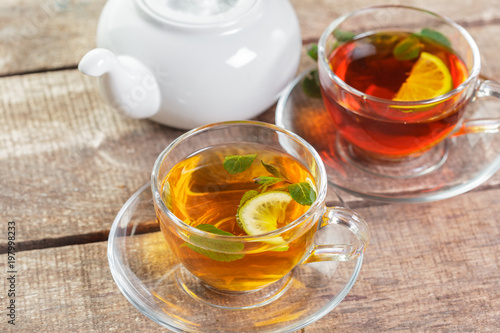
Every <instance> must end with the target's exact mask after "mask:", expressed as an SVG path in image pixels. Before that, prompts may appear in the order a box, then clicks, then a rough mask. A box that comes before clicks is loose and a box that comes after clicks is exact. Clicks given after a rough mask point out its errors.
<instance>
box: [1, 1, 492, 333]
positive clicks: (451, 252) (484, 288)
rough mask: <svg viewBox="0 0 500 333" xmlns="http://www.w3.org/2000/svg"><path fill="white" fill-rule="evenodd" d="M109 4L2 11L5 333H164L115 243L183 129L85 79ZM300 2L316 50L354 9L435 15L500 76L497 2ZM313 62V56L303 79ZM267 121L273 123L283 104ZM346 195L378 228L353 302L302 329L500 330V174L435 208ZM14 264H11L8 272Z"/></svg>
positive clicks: (9, 6) (26, 4) (13, 6)
mask: <svg viewBox="0 0 500 333" xmlns="http://www.w3.org/2000/svg"><path fill="white" fill-rule="evenodd" d="M267 1H269V0H267ZM104 2H105V1H104V0H40V1H33V0H5V1H2V2H1V3H0V46H1V47H0V76H3V77H0V92H1V93H0V175H1V178H0V179H1V181H0V184H1V186H2V191H0V224H1V228H0V230H2V231H0V253H1V252H2V251H1V250H5V244H6V232H5V230H6V222H7V221H12V220H14V221H16V227H17V230H16V231H17V238H16V243H17V244H18V247H17V250H18V251H20V250H23V249H24V250H25V251H20V252H18V253H17V264H18V280H17V286H16V290H17V297H16V301H17V303H16V304H17V306H18V307H17V309H18V312H17V313H18V317H17V322H16V324H18V325H16V327H15V328H12V327H11V326H10V325H7V324H6V320H5V319H6V317H5V306H6V304H7V303H6V302H7V297H6V295H7V292H6V291H7V288H8V285H7V280H6V274H7V273H2V275H0V286H1V288H0V307H2V309H4V310H2V311H0V313H1V314H2V320H1V321H0V331H2V332H5V331H6V332H160V331H165V330H162V329H161V327H160V326H158V325H157V324H155V323H153V322H152V321H150V320H149V319H147V318H146V317H145V316H143V315H142V314H141V313H140V312H139V311H137V310H136V309H135V308H134V307H133V306H132V305H130V304H129V303H128V301H127V300H126V299H125V298H124V296H123V295H122V294H121V293H120V291H119V290H118V288H117V286H116V284H115V283H114V281H113V279H112V277H111V274H110V271H109V267H108V263H107V258H106V247H107V242H106V239H107V233H108V231H109V228H110V226H111V223H112V221H113V219H114V217H115V215H116V213H117V212H118V210H119V209H120V207H121V206H122V205H123V203H124V202H125V201H126V200H127V199H128V198H129V197H130V195H131V194H132V193H134V191H135V190H136V189H137V188H139V187H140V186H141V185H143V184H144V183H145V182H147V181H148V179H149V175H150V172H151V168H152V165H153V162H154V160H155V159H156V156H157V155H158V154H159V152H160V151H161V150H163V149H164V148H165V146H166V145H168V143H170V142H171V141H172V140H173V139H174V138H176V137H177V136H178V135H180V134H181V133H183V132H184V131H181V130H175V129H172V128H168V127H165V126H161V125H158V124H155V123H153V122H150V121H148V120H142V121H138V120H131V119H127V118H125V117H122V116H120V115H118V114H117V113H116V112H114V111H113V110H111V109H110V108H108V107H107V106H106V105H104V103H103V102H102V101H101V99H100V97H99V96H98V93H97V89H96V82H95V80H93V79H91V78H88V77H85V76H83V75H82V74H80V73H79V72H78V71H77V70H76V69H75V68H76V66H77V64H78V61H79V60H80V58H81V56H83V54H84V53H85V52H86V51H88V50H89V49H91V48H93V47H94V46H95V29H96V24H97V20H98V17H99V13H100V11H101V9H102V6H103V5H104ZM291 3H292V5H293V6H294V7H295V9H296V11H297V16H298V18H299V21H300V24H301V29H302V38H303V40H304V41H305V43H309V42H314V41H316V40H317V39H318V37H319V36H320V34H321V32H322V30H323V29H324V28H325V27H326V25H327V24H328V23H329V22H330V21H331V20H332V19H333V18H335V17H337V16H338V15H341V14H344V13H347V12H349V11H351V10H353V9H356V8H360V7H364V6H366V5H375V4H384V3H392V4H408V5H415V6H419V7H425V8H427V9H429V10H432V11H435V12H438V13H441V14H444V15H447V16H449V17H451V18H452V19H454V20H456V21H458V22H459V23H461V24H463V25H464V26H465V27H466V28H467V29H468V30H469V31H470V33H471V34H472V36H473V37H474V38H475V39H476V41H477V44H478V46H479V49H480V51H481V58H482V64H483V71H482V72H483V74H484V75H486V76H488V77H492V78H499V77H500V63H499V62H498V53H499V47H498V45H500V11H498V10H497V9H498V1H497V0H479V1H474V0H459V1H455V2H450V1H449V0H423V1H417V0H406V1H402V0H401V1H399V0H392V1H384V0H372V1H368V0H352V1H348V2H345V1H344V2H343V1H338V0H291ZM311 64H312V62H311V61H310V60H309V59H307V57H306V56H305V52H303V59H302V64H301V69H304V68H306V67H308V66H309V65H311ZM258 119H259V120H263V121H267V122H273V121H274V108H273V107H272V108H270V109H269V110H267V111H266V112H264V113H263V114H262V115H261V116H259V117H258ZM342 195H343V196H344V198H346V199H347V200H348V201H349V202H350V203H351V206H352V207H354V208H355V209H356V211H358V212H359V213H360V214H361V215H362V216H363V217H365V218H366V220H367V221H368V222H369V224H370V227H371V230H372V239H371V243H370V245H369V247H368V251H367V253H366V256H365V263H364V265H363V268H362V271H361V274H360V276H359V278H358V281H357V283H356V284H355V285H354V287H353V289H352V290H351V292H350V293H349V295H348V296H347V297H346V299H345V300H344V301H343V302H342V303H341V304H340V305H339V306H338V307H337V308H336V309H335V310H334V311H332V312H331V313H329V314H328V315H326V316H325V317H324V318H323V319H321V320H319V321H318V322H315V323H313V324H312V325H310V326H308V327H306V328H305V329H303V330H301V331H300V332H301V333H302V332H309V333H323V332H325V333H330V332H500V259H499V256H498V253H500V225H499V224H498V216H499V214H500V173H498V172H497V173H496V174H495V175H494V176H493V177H492V178H491V179H490V180H488V181H487V182H486V183H485V184H483V185H482V186H480V187H478V188H476V189H475V190H473V191H471V192H469V193H466V194H463V195H460V196H457V197H455V198H452V199H448V200H444V201H440V202H434V203H427V204H416V205H398V204H381V203H377V202H370V201H363V200H360V199H359V198H354V197H352V196H349V195H347V194H345V193H342ZM329 200H334V196H333V192H332V191H330V193H329ZM145 231H148V230H145ZM85 243H89V244H85ZM65 244H72V245H71V246H63V245H65ZM23 247H24V248H23ZM28 249H34V250H31V251H27V250H28ZM6 262H7V259H6V255H5V254H2V255H0V271H1V272H6V271H7V268H6V266H5V265H6Z"/></svg>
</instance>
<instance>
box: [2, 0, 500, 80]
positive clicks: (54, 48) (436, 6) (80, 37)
mask: <svg viewBox="0 0 500 333" xmlns="http://www.w3.org/2000/svg"><path fill="white" fill-rule="evenodd" d="M290 2H291V3H292V5H293V6H294V8H295V10H296V12H297V16H298V18H299V22H300V26H301V30H302V38H303V40H305V41H306V43H307V42H311V41H315V40H317V39H318V38H319V36H320V35H321V32H322V31H323V29H324V28H325V27H326V26H327V25H328V23H329V22H330V21H332V20H333V19H334V18H336V17H338V16H339V15H342V14H345V13H348V12H350V11H352V10H355V9H358V8H361V7H365V6H368V5H383V4H403V5H411V6H417V7H422V8H426V9H428V10H431V11H435V12H437V13H439V14H442V15H447V16H449V17H451V18H452V19H454V20H456V21H457V22H459V23H461V24H463V25H464V26H465V27H471V26H477V25H480V26H483V25H488V24H493V23H499V22H500V11H497V10H492V9H494V8H497V6H498V3H497V1H496V0H480V1H473V0H461V1H460V5H450V1H449V0H423V1H417V0H405V1H403V0H392V1H386V0H372V1H367V0H354V1H336V0H291V1H290ZM104 3H105V0H40V1H33V0H4V1H2V2H1V3H0V45H1V46H2V47H1V48H0V76H3V75H13V74H22V73H30V72H40V71H44V70H53V69H68V68H76V66H77V65H78V62H79V61H80V59H81V58H82V56H83V55H84V54H85V53H86V52H87V51H89V50H90V49H92V48H94V47H95V35H96V27H97V22H98V19H99V15H100V12H101V10H102V7H103V6H104ZM464 8H467V10H464Z"/></svg>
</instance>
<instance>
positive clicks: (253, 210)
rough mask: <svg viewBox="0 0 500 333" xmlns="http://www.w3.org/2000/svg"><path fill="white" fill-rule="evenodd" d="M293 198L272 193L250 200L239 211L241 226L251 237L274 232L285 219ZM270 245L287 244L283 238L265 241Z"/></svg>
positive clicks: (277, 237) (262, 194)
mask: <svg viewBox="0 0 500 333" xmlns="http://www.w3.org/2000/svg"><path fill="white" fill-rule="evenodd" d="M290 201H292V196H291V195H290V193H288V192H282V191H270V192H265V193H261V194H258V195H256V196H254V197H253V198H251V199H249V200H248V201H247V202H245V204H243V206H242V207H241V208H240V209H239V211H238V219H239V223H240V226H241V227H242V228H243V230H245V232H246V233H247V234H248V235H250V236H255V235H260V234H264V233H267V232H271V231H274V230H276V229H277V228H278V220H279V219H280V218H283V217H284V215H285V210H286V207H287V206H288V204H289V203H290ZM264 242H265V243H268V244H276V245H280V244H285V240H284V239H283V238H282V237H281V236H275V237H271V238H268V239H265V240H264Z"/></svg>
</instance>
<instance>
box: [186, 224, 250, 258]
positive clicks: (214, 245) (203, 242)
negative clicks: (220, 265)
mask: <svg viewBox="0 0 500 333" xmlns="http://www.w3.org/2000/svg"><path fill="white" fill-rule="evenodd" d="M195 228H196V229H199V230H203V231H206V232H209V233H212V234H216V235H223V236H234V235H233V234H231V233H229V232H227V231H224V230H220V229H219V228H217V227H216V226H214V225H211V224H199V225H197V226H196V227H195ZM183 245H185V246H187V247H188V248H190V249H191V250H193V251H195V252H198V253H199V254H201V255H204V256H205V257H208V258H210V259H213V260H216V261H224V262H228V261H235V260H238V259H241V258H243V257H244V256H245V255H244V254H231V253H227V252H240V251H242V250H243V248H244V247H245V245H244V244H243V243H237V242H231V241H225V240H219V239H210V238H205V237H203V236H198V235H191V236H189V243H184V244H183ZM206 248H210V249H213V251H212V250H207V249H206ZM219 251H220V252H219Z"/></svg>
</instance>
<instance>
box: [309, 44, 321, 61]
mask: <svg viewBox="0 0 500 333" xmlns="http://www.w3.org/2000/svg"><path fill="white" fill-rule="evenodd" d="M307 55H308V56H310V57H311V58H312V59H313V60H314V61H318V44H311V45H309V46H308V47H307Z"/></svg>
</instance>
